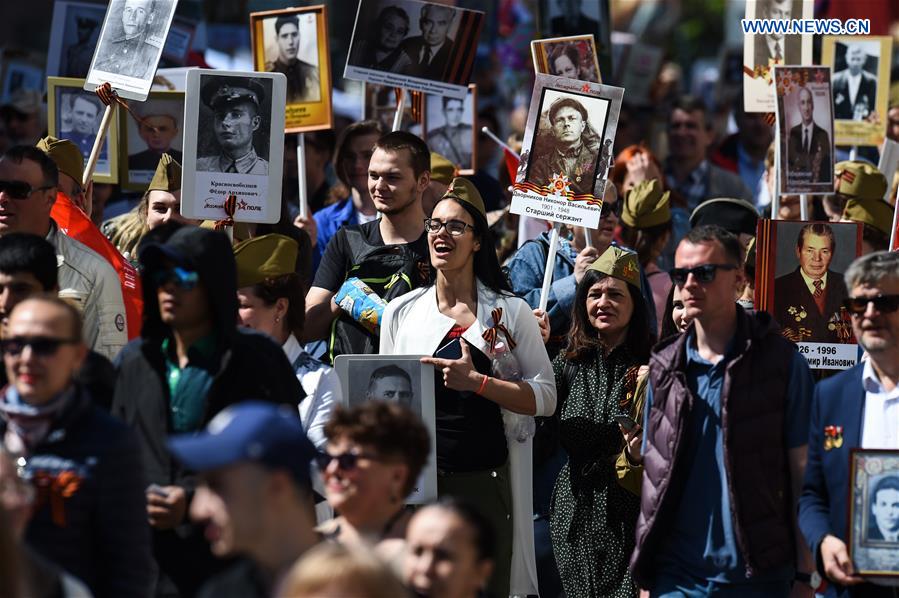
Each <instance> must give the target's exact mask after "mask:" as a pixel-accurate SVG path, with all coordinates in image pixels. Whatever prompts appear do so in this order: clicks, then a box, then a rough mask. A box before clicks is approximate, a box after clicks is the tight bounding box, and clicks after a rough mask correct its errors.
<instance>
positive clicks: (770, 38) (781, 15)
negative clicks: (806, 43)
mask: <svg viewBox="0 0 899 598" xmlns="http://www.w3.org/2000/svg"><path fill="white" fill-rule="evenodd" d="M757 6H758V10H757V11H756V14H757V18H759V19H778V20H784V21H789V20H790V19H791V18H792V15H793V0H760V1H759V3H758V4H757ZM797 18H800V15H797ZM754 41H755V51H754V53H753V57H754V62H755V66H768V65H769V64H770V63H771V62H772V61H775V62H777V63H778V64H796V63H798V62H799V58H800V56H799V55H800V52H801V51H802V48H801V44H802V37H801V36H799V35H784V34H783V33H777V32H775V33H770V34H767V35H761V34H758V35H756V36H755V40H754Z"/></svg>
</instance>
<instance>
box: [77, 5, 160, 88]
mask: <svg viewBox="0 0 899 598" xmlns="http://www.w3.org/2000/svg"><path fill="white" fill-rule="evenodd" d="M177 5H178V0H154V1H153V2H150V1H148V0H111V1H110V3H109V8H107V9H106V17H105V18H104V19H103V28H102V29H101V30H100V41H99V42H98V43H97V49H96V50H95V51H94V57H93V59H92V60H91V67H90V70H89V71H88V73H87V81H85V83H84V89H85V90H86V91H94V90H95V89H96V88H97V87H98V86H100V85H103V83H109V84H110V85H112V88H113V89H115V91H116V92H117V93H118V94H119V95H120V96H122V97H123V98H128V99H129V100H137V101H139V102H143V101H144V100H145V99H147V94H148V93H149V92H150V87H151V86H152V85H153V75H154V74H156V67H157V66H158V65H159V57H160V55H161V54H162V48H163V46H164V45H165V38H166V36H167V35H168V33H169V26H170V25H171V24H172V17H174V16H175V7H176V6H177Z"/></svg>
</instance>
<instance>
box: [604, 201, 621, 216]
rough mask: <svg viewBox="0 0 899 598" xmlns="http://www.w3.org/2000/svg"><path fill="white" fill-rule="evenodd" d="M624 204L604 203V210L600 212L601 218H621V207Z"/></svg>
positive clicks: (618, 202)
mask: <svg viewBox="0 0 899 598" xmlns="http://www.w3.org/2000/svg"><path fill="white" fill-rule="evenodd" d="M622 203H623V202H620V201H616V202H615V203H613V204H608V203H606V202H603V203H602V208H600V210H599V217H600V218H606V217H607V216H608V215H609V214H615V216H616V217H619V218H620V217H621V206H622Z"/></svg>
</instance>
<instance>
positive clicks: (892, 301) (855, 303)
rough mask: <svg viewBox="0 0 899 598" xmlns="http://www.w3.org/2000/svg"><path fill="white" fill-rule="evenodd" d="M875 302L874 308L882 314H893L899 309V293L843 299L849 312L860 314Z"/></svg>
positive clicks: (844, 305)
mask: <svg viewBox="0 0 899 598" xmlns="http://www.w3.org/2000/svg"><path fill="white" fill-rule="evenodd" d="M869 303H873V304H874V309H876V310H877V311H879V312H880V313H882V314H891V313H893V312H894V311H896V310H897V309H899V295H877V296H876V297H849V298H847V299H846V300H844V301H843V307H845V308H846V311H848V312H849V313H851V314H853V315H856V316H860V315H862V314H863V313H865V311H867V309H868V304H869Z"/></svg>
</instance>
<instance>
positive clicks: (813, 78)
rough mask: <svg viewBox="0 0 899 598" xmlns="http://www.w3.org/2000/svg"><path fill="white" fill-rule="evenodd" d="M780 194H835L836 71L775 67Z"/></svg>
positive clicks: (821, 67) (811, 67) (803, 67)
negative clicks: (832, 82) (833, 87)
mask: <svg viewBox="0 0 899 598" xmlns="http://www.w3.org/2000/svg"><path fill="white" fill-rule="evenodd" d="M772 70H773V71H774V81H775V93H776V96H777V110H776V115H777V130H778V135H779V138H778V139H777V143H778V144H780V156H779V158H780V173H781V174H780V192H781V194H787V193H805V194H808V195H812V194H818V195H823V194H830V193H833V155H834V153H833V111H832V109H831V108H832V106H833V103H832V102H831V87H830V68H829V67H826V66H795V67H794V66H774V67H773V69H772Z"/></svg>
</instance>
